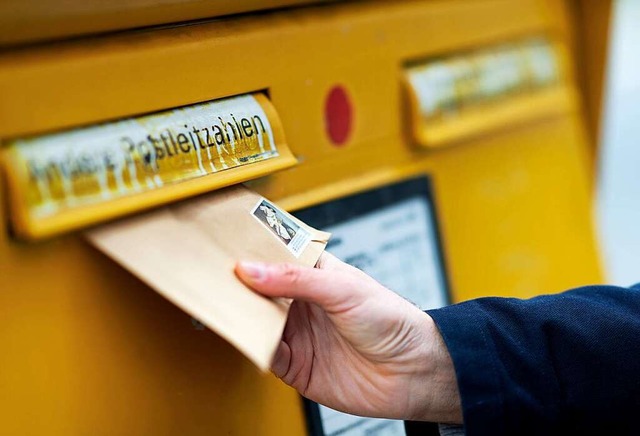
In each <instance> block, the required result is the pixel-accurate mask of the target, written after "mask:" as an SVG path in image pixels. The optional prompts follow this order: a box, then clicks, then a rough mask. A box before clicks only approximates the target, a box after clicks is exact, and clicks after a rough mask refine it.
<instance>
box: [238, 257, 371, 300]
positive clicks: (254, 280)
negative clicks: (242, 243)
mask: <svg viewBox="0 0 640 436" xmlns="http://www.w3.org/2000/svg"><path fill="white" fill-rule="evenodd" d="M235 272H236V274H237V276H238V277H239V278H240V280H242V281H243V282H244V283H245V284H246V285H248V286H250V287H251V288H253V289H254V290H255V291H257V292H259V293H260V294H262V295H265V296H267V297H283V298H293V299H295V300H302V301H306V302H309V303H314V304H317V305H318V306H320V307H322V308H323V309H324V310H325V311H327V312H335V311H339V310H341V309H343V308H344V307H345V305H346V304H347V303H349V304H350V305H352V304H353V303H354V302H355V301H354V299H355V300H356V301H357V300H359V298H360V297H361V294H362V290H360V289H359V288H360V287H359V286H358V283H357V281H356V278H355V277H354V276H353V275H352V274H349V273H348V272H346V271H344V270H340V269H318V268H310V267H306V266H300V265H295V264H290V263H263V262H247V261H241V262H238V263H237V264H236V268H235Z"/></svg>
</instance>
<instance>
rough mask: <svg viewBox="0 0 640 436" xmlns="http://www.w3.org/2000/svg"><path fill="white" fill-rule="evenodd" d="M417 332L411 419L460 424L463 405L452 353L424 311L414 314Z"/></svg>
mask: <svg viewBox="0 0 640 436" xmlns="http://www.w3.org/2000/svg"><path fill="white" fill-rule="evenodd" d="M417 318H418V319H417V321H416V322H417V324H418V331H419V332H421V333H422V339H421V342H422V344H423V345H424V346H423V348H422V351H421V354H422V356H421V358H420V362H419V363H418V364H419V365H420V364H423V365H424V369H423V370H422V371H419V376H418V377H419V380H417V383H416V385H415V386H416V387H417V388H418V389H419V390H420V392H416V394H417V395H415V398H416V399H419V400H420V403H417V404H415V407H414V411H413V412H414V413H413V414H412V415H413V416H412V417H411V419H413V420H417V421H431V422H441V423H456V424H460V423H462V406H461V401H460V394H459V391H458V382H457V380H456V374H455V369H454V366H453V361H452V360H451V355H450V354H449V351H448V349H447V347H446V344H445V343H444V340H443V339H442V335H441V334H440V331H439V330H438V327H437V326H436V324H435V322H434V321H433V319H432V318H431V317H430V316H429V315H427V314H426V313H424V312H420V314H419V316H418V317H417Z"/></svg>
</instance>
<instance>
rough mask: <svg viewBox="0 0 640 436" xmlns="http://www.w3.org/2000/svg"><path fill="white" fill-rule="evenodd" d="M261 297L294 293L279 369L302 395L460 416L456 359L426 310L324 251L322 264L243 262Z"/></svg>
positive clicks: (364, 409)
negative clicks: (306, 265) (308, 265)
mask: <svg viewBox="0 0 640 436" xmlns="http://www.w3.org/2000/svg"><path fill="white" fill-rule="evenodd" d="M235 271H236V274H237V275H238V277H239V278H240V279H241V280H242V281H243V282H244V283H246V284H247V285H248V286H250V287H251V288H253V289H254V290H255V291H257V292H258V293H260V294H263V295H265V296H268V297H285V298H292V299H294V301H293V303H292V305H291V308H290V312H289V317H288V320H287V325H286V327H285V330H284V334H283V337H282V342H281V343H280V346H279V348H278V350H277V352H276V355H275V358H274V361H273V364H272V371H273V373H274V374H275V375H276V376H277V377H279V378H281V379H282V380H283V381H284V382H285V383H287V384H288V385H290V386H292V387H294V388H295V389H296V390H297V391H298V392H300V394H302V395H303V396H305V397H307V398H309V399H311V400H313V401H316V402H318V403H321V404H324V405H326V406H328V407H331V408H333V409H336V410H340V411H343V412H347V413H351V414H355V415H362V416H372V417H383V418H393V419H410V420H423V421H433V422H448V423H461V422H462V411H461V406H460V397H459V394H458V386H457V382H456V377H455V372H454V368H453V363H452V361H451V357H450V355H449V353H448V351H447V348H446V346H445V345H444V342H443V340H442V337H441V336H440V333H439V332H438V329H437V327H436V326H435V323H434V322H433V320H432V319H431V317H429V316H428V315H427V314H425V313H424V312H422V311H421V310H419V309H418V308H417V307H415V306H414V305H412V304H411V303H409V302H408V301H406V300H404V299H403V298H402V297H400V296H399V295H397V294H395V293H394V292H392V291H390V290H388V289H386V288H385V287H383V286H382V285H381V284H379V283H378V282H376V281H375V280H374V279H372V278H371V277H369V276H367V275H366V274H365V273H363V272H362V271H360V270H358V269H356V268H353V267H351V266H349V265H347V264H345V263H343V262H341V261H340V260H338V259H337V258H335V257H334V256H332V255H330V254H328V253H324V254H323V255H322V257H321V258H320V260H319V261H318V264H317V265H316V268H309V267H302V266H297V265H292V264H266V263H255V262H239V263H238V264H237V265H236V270H235Z"/></svg>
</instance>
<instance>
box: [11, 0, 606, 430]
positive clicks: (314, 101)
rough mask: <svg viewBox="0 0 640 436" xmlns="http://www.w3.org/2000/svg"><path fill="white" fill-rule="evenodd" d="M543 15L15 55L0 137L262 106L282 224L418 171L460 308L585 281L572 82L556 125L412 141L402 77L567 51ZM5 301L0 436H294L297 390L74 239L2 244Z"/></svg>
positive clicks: (387, 10) (512, 11) (260, 20)
mask: <svg viewBox="0 0 640 436" xmlns="http://www.w3.org/2000/svg"><path fill="white" fill-rule="evenodd" d="M547 3H548V2H541V1H537V0H522V1H519V2H513V1H511V0H477V1H476V0H450V1H426V2H416V1H395V2H373V1H369V2H355V3H338V4H336V5H334V6H332V7H330V8H329V7H321V8H305V9H301V10H290V11H283V12H281V13H278V14H269V15H267V16H255V17H252V16H246V17H239V18H235V19H229V20H227V21H220V22H212V23H205V24H201V25H198V26H190V27H183V28H176V29H164V30H158V31H156V32H148V33H134V34H120V35H116V36H112V37H108V38H107V37H105V38H100V39H91V40H90V41H76V42H73V43H72V42H69V43H64V44H63V43H59V44H54V45H51V46H41V47H37V48H31V49H22V50H14V51H8V52H5V53H3V54H2V55H0V95H2V99H0V137H2V138H4V139H10V138H14V137H19V136H26V135H31V134H40V133H44V132H48V131H55V130H60V129H64V128H70V127H75V126H80V125H85V124H90V123H96V122H100V121H105V120H112V119H118V118H121V117H125V116H130V115H135V114H140V113H148V112H154V111H158V110H162V109H167V108H171V107H176V106H181V105H187V104H192V103H194V102H199V101H207V100H212V99H216V98H221V97H224V96H229V95H235V94H241V93H244V92H249V91H252V90H257V89H266V90H268V93H269V97H270V99H271V101H272V102H273V104H274V106H275V108H276V109H277V111H278V113H279V115H280V118H281V120H282V125H283V128H284V131H285V134H286V136H287V141H288V143H289V145H290V147H291V150H292V151H293V153H294V154H295V155H296V157H298V159H299V161H300V164H299V165H296V166H295V167H293V168H291V169H287V170H283V171H280V172H277V173H274V174H273V175H270V176H268V177H263V178H260V179H257V180H254V181H253V182H251V186H252V187H253V188H255V189H257V190H259V191H260V192H262V193H263V194H264V195H266V196H267V197H268V198H270V199H272V200H275V201H278V202H281V204H282V205H285V206H286V207H288V208H290V209H295V208H301V207H304V206H307V205H312V204H317V203H318V202H321V201H327V200H330V199H334V198H338V197H341V196H343V195H346V194H349V193H353V192H357V191H360V190H363V189H368V188H372V187H375V186H380V185H381V184H384V183H390V182H393V181H397V180H399V179H402V178H405V177H408V176H411V175H415V174H423V173H424V174H429V175H430V176H431V177H432V180H433V187H434V191H435V192H434V193H435V199H436V202H437V204H436V206H437V210H438V214H439V221H440V224H441V227H442V238H443V243H444V249H445V257H446V262H447V266H448V272H449V276H450V278H451V282H452V288H453V289H452V291H453V294H454V297H455V300H458V301H459V300H464V299H468V298H472V297H476V296H480V295H513V296H520V297H528V296H531V295H535V294H538V293H544V292H558V291H561V290H564V289H566V288H569V287H572V286H577V285H582V284H587V283H595V282H599V281H600V280H601V275H600V269H599V264H598V259H597V253H596V248H595V245H594V241H593V235H592V222H591V210H590V198H589V193H588V181H589V175H590V173H589V171H588V159H587V136H586V133H585V132H586V131H585V123H584V120H583V117H582V112H580V110H579V109H577V108H579V107H580V101H578V99H579V96H577V95H576V94H575V92H572V91H571V90H572V89H575V87H576V84H575V81H574V80H573V79H572V78H571V76H570V78H569V80H568V81H567V83H566V85H565V86H564V88H563V89H564V91H563V92H565V98H566V99H567V100H568V103H569V104H567V105H566V106H563V109H562V110H558V111H550V112H549V113H548V114H547V115H548V116H543V117H539V118H538V117H536V118H532V119H530V120H529V121H527V122H523V123H520V124H519V125H514V126H510V127H509V128H506V129H501V130H500V131H498V132H492V133H483V134H481V135H479V136H475V137H473V138H472V139H463V140H461V141H460V142H458V143H457V144H456V145H455V146H451V147H446V148H442V149H437V150H425V149H424V148H421V147H419V146H418V145H417V144H414V143H413V142H412V140H410V139H409V138H410V132H409V130H408V128H407V122H408V121H407V120H408V116H407V107H406V100H405V98H404V96H403V88H402V68H403V65H405V63H406V62H407V61H409V60H413V59H420V58H427V57H430V56H435V55H441V54H446V53H449V52H452V53H453V52H458V51H460V50H468V49H473V48H474V47H481V46H484V45H486V44H490V43H497V42H500V41H511V40H514V39H515V38H518V37H522V36H526V35H532V34H535V35H538V34H542V35H546V36H548V37H550V38H553V39H554V41H558V43H559V44H565V43H566V41H567V40H568V38H569V36H568V35H567V28H569V27H570V26H568V25H567V24H566V23H565V22H564V21H561V22H560V21H558V20H557V17H554V16H553V15H551V14H550V13H549V11H550V10H551V9H550V8H549V7H547V6H548V5H547ZM336 84H341V85H343V86H344V87H346V88H347V90H348V94H349V96H350V97H351V99H352V104H353V113H354V121H355V123H354V126H353V131H352V132H351V134H350V136H349V141H348V142H347V143H346V144H345V145H344V146H342V147H339V148H338V147H335V146H333V145H332V144H331V141H330V140H329V138H328V137H327V135H326V134H325V125H324V103H325V98H326V95H327V92H328V91H329V89H331V88H332V87H333V86H334V85H336ZM0 188H3V189H0V195H1V196H2V198H0V207H2V209H1V210H2V212H1V214H0V217H1V218H2V222H3V223H6V222H7V219H8V218H7V214H8V210H7V201H6V187H5V186H2V187H0ZM5 229H6V227H5ZM203 261H204V260H203ZM212 286H215V284H212ZM0 289H2V292H1V293H0V319H1V320H2V321H1V322H0V345H1V346H2V353H0V368H2V371H0V391H1V392H2V396H0V434H45V433H46V434H65V435H67V434H110V435H111V434H150V435H151V434H153V435H158V434H176V433H180V434H216V435H218V434H221V435H228V434H232V435H256V434H259V435H274V436H275V435H301V434H304V433H305V429H304V421H303V416H302V411H301V407H300V403H299V399H298V397H297V395H296V394H295V393H294V392H293V391H291V390H290V389H288V388H286V387H284V386H283V385H282V384H281V383H280V382H279V381H278V380H276V379H275V378H273V377H271V376H264V375H261V374H259V373H258V372H257V371H256V370H255V369H254V368H253V367H251V365H250V364H249V363H248V362H247V361H246V360H244V359H243V358H242V357H241V356H240V355H239V354H238V353H237V352H235V351H234V350H233V349H232V348H231V347H230V346H229V345H228V344H226V343H224V341H222V340H221V339H219V338H217V337H216V336H215V335H214V334H212V333H210V332H208V331H200V330H198V329H197V326H196V327H194V325H193V324H192V322H191V320H190V319H189V317H188V316H186V315H185V314H184V313H182V312H181V311H180V310H178V309H177V308H175V307H173V306H172V305H170V304H169V303H168V302H166V301H164V300H163V299H162V298H160V297H159V296H158V295H157V294H155V293H154V292H153V291H152V290H150V289H149V288H147V287H146V286H145V285H143V284H142V283H141V282H139V281H138V280H137V279H135V278H134V277H133V276H131V275H130V274H128V273H127V272H125V271H124V270H122V269H121V268H120V267H119V266H117V265H116V264H115V263H113V262H111V261H110V260H108V259H107V258H105V257H104V256H102V255H101V254H99V253H98V252H97V251H95V250H94V249H92V248H91V247H90V246H88V245H87V244H86V243H85V242H84V241H83V240H82V238H81V236H80V235H79V234H69V235H66V236H62V237H58V238H54V239H51V240H48V241H44V242H39V243H32V244H25V243H20V242H17V241H16V240H15V239H14V238H13V237H12V236H11V235H10V234H9V233H8V231H6V230H5V231H1V232H0Z"/></svg>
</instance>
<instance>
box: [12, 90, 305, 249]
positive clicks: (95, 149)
mask: <svg viewBox="0 0 640 436" xmlns="http://www.w3.org/2000/svg"><path fill="white" fill-rule="evenodd" d="M295 162H296V160H295V158H294V157H293V155H292V154H291V151H290V150H289V148H288V146H287V144H286V140H285V137H284V131H283V128H282V124H281V122H280V119H279V117H278V114H277V112H276V109H275V108H274V106H273V105H272V103H271V101H270V100H269V98H268V96H267V94H265V93H263V92H256V93H251V94H244V95H239V96H235V97H229V98H224V99H219V100H212V101H208V102H204V103H198V104H194V105H190V106H184V107H180V108H176V109H170V110H166V111H163V112H158V113H155V114H150V115H144V116H140V117H134V118H128V119H123V120H119V121H114V122H109V123H105V124H100V125H93V126H89V127H83V128H79V129H74V130H68V131H64V132H59V133H53V134H47V135H41V136H36V137H32V138H26V139H15V140H12V141H11V142H9V143H8V144H7V147H6V149H5V150H4V154H3V163H4V165H5V167H6V173H7V179H8V187H9V201H10V215H11V218H10V219H11V226H12V227H13V228H14V229H15V233H16V234H17V235H18V236H19V237H23V238H27V239H37V238H41V237H46V236H51V235H54V234H57V233H61V232H64V231H68V230H72V229H76V228H80V227H83V226H86V225H90V224H94V223H97V222H100V221H105V220H108V219H111V218H114V217H117V216H121V215H125V214H127V213H130V212H134V211H137V210H142V209H146V208H149V207H152V206H157V205H160V204H164V203H168V202H171V201H175V200H178V199H181V198H186V197H189V196H191V195H196V194H199V193H203V192H206V191H210V190H213V189H217V188H221V187H224V186H228V185H231V184H234V183H238V182H243V181H246V180H250V179H253V178H255V177H259V176H263V175H266V174H270V173H271V172H273V171H276V170H279V169H282V168H285V167H289V166H291V165H294V164H295Z"/></svg>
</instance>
